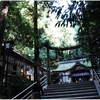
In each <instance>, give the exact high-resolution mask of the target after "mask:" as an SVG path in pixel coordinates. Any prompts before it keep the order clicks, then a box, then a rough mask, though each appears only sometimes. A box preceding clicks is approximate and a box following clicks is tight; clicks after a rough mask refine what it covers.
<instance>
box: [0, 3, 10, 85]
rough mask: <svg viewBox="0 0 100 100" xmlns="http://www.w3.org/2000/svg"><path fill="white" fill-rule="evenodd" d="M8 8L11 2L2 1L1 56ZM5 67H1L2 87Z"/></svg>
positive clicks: (0, 10) (0, 18)
mask: <svg viewBox="0 0 100 100" xmlns="http://www.w3.org/2000/svg"><path fill="white" fill-rule="evenodd" d="M8 8H9V1H2V2H1V7H0V56H1V51H2V43H3V36H4V30H5V26H6V17H7V13H8ZM3 67H4V66H0V85H1V84H2V77H3Z"/></svg>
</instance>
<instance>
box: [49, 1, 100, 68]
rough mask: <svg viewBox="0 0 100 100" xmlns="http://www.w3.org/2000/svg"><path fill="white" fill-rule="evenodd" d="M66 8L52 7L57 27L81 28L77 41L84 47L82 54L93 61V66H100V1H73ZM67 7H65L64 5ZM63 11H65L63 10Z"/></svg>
mask: <svg viewBox="0 0 100 100" xmlns="http://www.w3.org/2000/svg"><path fill="white" fill-rule="evenodd" d="M66 5H68V6H67V7H66V9H63V8H64V7H63V6H62V7H60V6H59V7H58V6H53V5H52V6H50V8H51V10H52V12H56V16H57V19H59V20H60V21H59V20H58V22H57V23H56V26H58V27H60V26H63V27H65V26H66V25H67V26H68V24H70V25H71V26H72V27H75V26H76V25H78V26H79V30H78V32H77V37H76V41H78V42H79V43H80V44H81V45H82V52H83V53H84V54H86V55H87V57H88V58H89V59H91V61H92V64H93V66H96V67H97V66H98V67H99V66H100V41H99V40H100V37H99V36H100V30H99V27H100V10H99V9H100V3H99V2H98V1H92V2H91V1H71V3H70V4H67V3H66ZM64 6H65V5H64ZM62 9H63V10H62Z"/></svg>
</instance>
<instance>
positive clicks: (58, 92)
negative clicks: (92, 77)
mask: <svg viewBox="0 0 100 100" xmlns="http://www.w3.org/2000/svg"><path fill="white" fill-rule="evenodd" d="M91 91H92V92H97V90H96V89H88V90H72V91H70V90H69V91H52V92H49V91H48V92H46V91H44V94H45V95H55V94H58V95H59V94H73V93H80V92H81V93H84V92H85V93H86V92H91Z"/></svg>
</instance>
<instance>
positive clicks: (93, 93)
mask: <svg viewBox="0 0 100 100" xmlns="http://www.w3.org/2000/svg"><path fill="white" fill-rule="evenodd" d="M88 96H89V97H91V96H92V97H93V96H94V97H96V98H98V95H97V92H90V93H78V94H77V93H74V94H67V93H66V94H56V95H53V94H52V95H46V96H43V97H42V99H45V98H46V99H48V98H50V99H52V98H83V97H84V98H85V97H88Z"/></svg>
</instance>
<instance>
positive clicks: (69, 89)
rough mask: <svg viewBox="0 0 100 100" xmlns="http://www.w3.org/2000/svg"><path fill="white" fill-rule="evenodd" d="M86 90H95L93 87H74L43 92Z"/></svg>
mask: <svg viewBox="0 0 100 100" xmlns="http://www.w3.org/2000/svg"><path fill="white" fill-rule="evenodd" d="M86 89H96V88H95V86H88V87H76V88H75V87H74V88H70V87H65V88H62V87H60V88H52V89H50V88H49V89H47V90H44V92H56V91H73V90H86Z"/></svg>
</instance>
